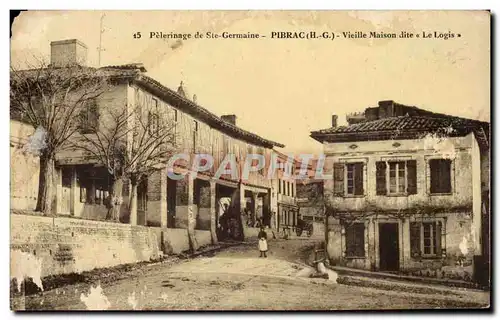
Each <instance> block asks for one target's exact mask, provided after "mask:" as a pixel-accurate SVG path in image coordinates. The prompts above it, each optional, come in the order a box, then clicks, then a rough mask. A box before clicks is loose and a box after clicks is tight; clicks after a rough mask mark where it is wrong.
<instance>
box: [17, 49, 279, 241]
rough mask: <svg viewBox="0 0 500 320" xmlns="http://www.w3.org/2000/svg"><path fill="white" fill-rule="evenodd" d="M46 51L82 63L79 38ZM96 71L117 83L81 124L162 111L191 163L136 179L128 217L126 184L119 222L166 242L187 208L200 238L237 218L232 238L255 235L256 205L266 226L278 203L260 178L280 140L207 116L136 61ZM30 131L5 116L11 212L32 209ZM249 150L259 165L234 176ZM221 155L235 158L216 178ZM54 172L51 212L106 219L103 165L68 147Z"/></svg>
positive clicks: (56, 61)
mask: <svg viewBox="0 0 500 320" xmlns="http://www.w3.org/2000/svg"><path fill="white" fill-rule="evenodd" d="M51 49H52V52H51V53H52V55H51V64H52V66H57V67H64V65H67V64H68V63H76V64H79V65H82V66H83V67H85V66H84V62H85V61H86V58H85V55H86V49H85V45H83V44H82V43H81V42H79V41H77V40H64V41H56V42H53V43H52V44H51ZM99 70H103V71H105V72H108V73H110V74H113V76H114V78H115V80H116V81H114V82H113V86H112V87H111V88H110V89H109V90H106V91H105V92H104V93H103V94H102V95H100V96H99V97H98V98H96V99H95V101H94V103H93V104H89V109H88V110H87V115H86V117H84V119H85V121H86V122H88V123H96V124H97V125H99V126H102V125H104V126H105V125H106V121H107V119H108V118H107V117H106V116H104V112H103V111H104V110H109V109H113V110H120V109H131V108H136V107H139V108H140V109H147V110H162V111H161V112H159V113H158V115H157V116H161V117H168V119H165V120H166V121H169V122H172V123H173V124H174V127H175V142H176V143H175V144H176V148H177V150H178V153H182V154H185V155H187V156H188V160H190V161H177V162H175V163H174V166H173V171H174V172H175V173H177V174H182V175H183V178H182V179H180V180H176V179H171V178H170V176H169V174H168V172H167V171H168V170H167V168H166V167H159V168H158V170H157V171H156V172H154V173H152V174H150V175H148V176H147V179H145V180H144V181H143V182H142V183H140V184H139V186H138V190H137V209H138V210H137V216H136V217H130V214H129V212H130V211H129V210H128V203H129V201H128V200H129V199H128V197H129V194H130V185H129V183H125V184H124V188H123V201H122V204H121V213H120V218H119V220H120V222H122V223H131V224H137V225H142V226H151V227H158V228H160V229H161V230H163V231H162V232H163V233H165V234H164V235H162V236H161V237H158V239H166V238H168V237H169V235H168V233H169V231H168V230H173V229H186V228H187V227H188V214H189V213H191V212H192V213H193V215H194V217H195V219H196V230H200V231H203V232H204V233H203V232H200V234H202V233H203V234H205V236H203V238H206V239H208V241H209V242H210V241H211V242H216V241H217V237H218V233H217V226H218V225H220V221H219V219H220V217H221V216H223V215H226V216H225V217H226V218H230V219H233V220H235V221H236V222H235V223H236V224H237V226H236V227H235V228H236V229H237V230H235V232H233V233H232V235H233V236H234V237H237V238H239V239H243V238H245V237H247V236H249V235H252V234H253V233H252V232H254V231H252V228H251V226H250V224H249V223H248V219H249V218H250V215H249V214H248V212H250V213H251V215H253V217H255V216H256V215H257V209H258V208H259V210H260V212H259V214H260V216H261V217H263V219H264V220H265V221H268V223H267V224H270V223H269V221H270V220H271V216H272V212H271V203H272V202H273V201H274V202H276V201H277V200H276V199H274V200H273V199H271V197H272V196H273V193H272V188H273V181H274V180H272V179H269V178H268V176H267V174H268V167H269V165H270V161H269V160H270V159H271V155H272V153H273V152H274V151H273V148H274V147H284V146H283V145H282V144H280V143H277V142H273V141H271V140H268V139H265V138H262V137H260V136H258V135H256V134H254V133H252V132H249V131H246V130H243V129H241V128H239V127H238V126H237V124H236V116H235V115H228V116H222V117H218V116H216V115H215V114H213V113H211V112H210V111H208V110H207V109H205V108H203V107H202V106H200V105H199V104H198V103H197V102H196V97H195V96H193V97H192V96H189V95H188V93H187V90H186V87H185V86H184V85H183V84H182V83H181V85H180V86H179V88H177V90H172V89H170V88H167V87H165V86H163V85H162V84H160V83H159V82H158V81H156V80H154V79H152V78H150V77H148V76H147V75H146V69H145V68H144V67H143V66H142V65H141V64H130V65H123V66H110V67H103V68H99ZM34 131H35V130H34V129H33V128H32V127H30V126H28V125H27V124H24V123H23V121H22V119H11V162H12V170H11V178H12V183H11V207H12V209H19V210H33V209H34V208H35V204H36V196H37V193H36V190H37V189H38V165H39V164H38V159H37V157H34V156H31V155H29V153H26V152H25V148H24V146H25V145H26V142H27V141H28V139H29V138H30V137H31V136H32V135H33V133H34ZM79 134H85V133H84V132H80V133H79ZM199 154H207V155H210V156H211V157H212V158H213V165H212V166H211V168H210V169H209V170H205V171H203V172H197V174H193V172H191V169H192V162H193V160H194V159H195V157H196V155H199ZM248 154H258V155H262V156H263V157H264V158H265V159H266V164H265V167H264V168H262V169H260V170H258V171H251V172H250V173H249V175H248V177H246V178H245V177H242V174H241V173H242V168H243V166H244V164H245V161H246V158H247V155H248ZM228 157H229V158H231V157H232V158H234V160H235V163H236V167H237V168H236V172H237V175H236V176H234V175H230V174H222V175H220V176H216V172H217V170H218V169H219V167H220V166H221V164H222V165H224V161H225V159H228ZM54 176H55V183H54V184H55V189H56V190H55V192H54V193H55V194H54V203H55V206H53V209H54V213H55V214H57V215H60V216H68V217H76V218H82V219H89V220H105V219H106V215H107V213H108V207H107V206H106V201H107V198H108V196H109V194H110V179H111V177H110V174H109V173H108V172H107V170H106V168H105V167H104V166H102V164H100V163H99V162H98V161H96V160H95V159H91V157H89V156H88V154H85V152H83V151H82V150H78V149H67V150H64V151H61V152H59V153H58V154H57V155H56V168H55V174H54ZM274 196H275V197H276V196H277V195H274ZM258 204H259V205H258ZM226 220H227V219H226ZM256 232H257V231H255V232H254V233H256ZM172 234H173V233H172ZM159 241H160V240H159Z"/></svg>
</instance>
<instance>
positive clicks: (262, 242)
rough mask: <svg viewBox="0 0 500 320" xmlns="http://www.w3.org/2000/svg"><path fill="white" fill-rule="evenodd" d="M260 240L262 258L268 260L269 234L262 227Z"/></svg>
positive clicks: (259, 235)
mask: <svg viewBox="0 0 500 320" xmlns="http://www.w3.org/2000/svg"><path fill="white" fill-rule="evenodd" d="M257 237H258V238H259V251H260V257H261V258H262V257H264V258H267V233H266V231H264V227H263V226H262V227H260V232H259V234H258V235H257Z"/></svg>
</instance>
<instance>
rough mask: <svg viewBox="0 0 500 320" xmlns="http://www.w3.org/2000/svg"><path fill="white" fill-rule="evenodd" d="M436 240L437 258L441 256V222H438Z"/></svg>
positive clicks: (435, 250)
mask: <svg viewBox="0 0 500 320" xmlns="http://www.w3.org/2000/svg"><path fill="white" fill-rule="evenodd" d="M434 238H435V239H436V240H435V241H436V247H435V248H434V252H436V255H437V256H441V221H438V222H436V233H435V235H434Z"/></svg>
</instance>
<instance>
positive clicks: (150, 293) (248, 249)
mask: <svg viewBox="0 0 500 320" xmlns="http://www.w3.org/2000/svg"><path fill="white" fill-rule="evenodd" d="M313 243H314V242H313V241H311V240H277V241H272V242H270V244H269V247H270V248H269V249H270V251H269V254H268V257H267V258H259V257H258V255H259V254H258V251H257V250H256V247H255V246H253V245H239V246H236V247H232V248H229V249H226V250H224V251H222V252H219V253H217V254H216V255H214V256H211V257H198V258H195V259H192V260H186V261H182V262H180V263H177V264H173V265H168V264H157V265H149V266H144V267H143V270H141V273H140V274H139V275H137V276H134V277H131V278H128V279H122V280H119V281H116V282H114V283H111V284H103V285H102V287H101V285H100V284H97V283H94V284H89V283H79V284H75V285H68V286H65V287H63V288H59V289H55V290H50V291H47V292H43V293H42V294H38V295H33V296H28V297H26V300H25V305H26V309H38V308H41V309H56V310H66V309H75V310H86V309H88V308H102V307H105V308H108V310H115V309H130V310H132V309H136V310H183V309H184V310H185V309H188V310H232V309H233V310H241V309H248V310H270V309H273V310H313V309H317V310H318V309H319V310H332V309H333V310H340V309H343V310H345V309H350V310H356V309H381V308H384V309H418V308H460V307H479V306H480V305H479V304H478V303H482V304H484V305H486V304H487V303H488V294H487V293H481V292H479V293H478V292H475V293H474V294H473V295H469V294H468V293H467V292H464V293H463V294H462V295H460V294H449V295H438V294H435V293H434V294H432V293H431V294H418V293H406V292H401V291H386V290H379V289H372V288H364V287H356V286H346V285H342V284H337V283H336V282H335V281H334V280H323V279H309V278H307V277H303V276H301V274H304V269H303V268H304V264H303V262H304V260H305V256H306V255H307V254H306V251H307V250H305V249H307V248H310V247H311V245H313ZM91 288H94V289H93V290H92V289H91ZM95 288H97V289H95ZM101 288H102V292H100V291H99V290H100V289H101Z"/></svg>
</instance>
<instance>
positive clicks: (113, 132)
mask: <svg viewBox="0 0 500 320" xmlns="http://www.w3.org/2000/svg"><path fill="white" fill-rule="evenodd" d="M11 15H12V17H13V23H12V26H11V41H10V44H11V47H10V52H11V64H10V284H11V287H10V306H11V309H12V310H15V311H23V310H27V311H33V310H44V311H47V310H50V311H52V310H189V311H191V310H269V311H271V310H285V311H286V310H290V311H291V310H353V311H354V310H394V309H398V310H408V311H410V310H419V309H427V310H428V309H463V308H467V309H478V310H480V309H482V310H485V309H489V308H490V307H491V302H490V290H491V289H490V288H491V287H490V270H491V259H490V247H491V241H490V235H491V232H490V230H491V225H490V193H489V191H490V149H491V146H490V141H491V138H490V135H491V134H490V132H491V130H490V109H491V101H490V90H491V88H490V86H491V79H490V70H491V62H490V53H491V48H490V30H491V13H490V12H489V11H24V12H20V13H19V12H18V13H15V12H11Z"/></svg>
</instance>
